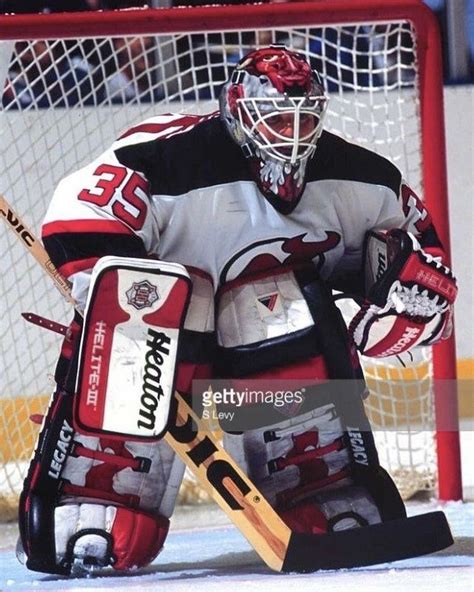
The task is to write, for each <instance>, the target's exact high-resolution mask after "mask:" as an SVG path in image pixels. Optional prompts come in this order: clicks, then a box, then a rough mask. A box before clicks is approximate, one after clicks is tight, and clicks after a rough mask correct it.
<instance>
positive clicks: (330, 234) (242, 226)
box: [116, 119, 401, 288]
mask: <svg viewBox="0 0 474 592" xmlns="http://www.w3.org/2000/svg"><path fill="white" fill-rule="evenodd" d="M132 138H133V136H132ZM334 141H335V146H333V144H334ZM322 143H323V146H322V147H321V148H320V146H319V145H318V149H317V153H316V154H317V155H318V151H319V160H318V161H315V162H312V163H310V164H309V166H308V175H307V180H308V182H307V185H306V188H305V191H304V193H303V197H302V198H301V200H300V202H299V204H298V205H297V206H296V208H295V209H294V210H293V211H292V212H291V213H290V214H288V215H283V214H281V213H279V212H278V211H277V210H276V209H275V208H274V207H273V206H272V205H271V204H270V203H269V202H268V201H267V200H266V199H265V197H264V196H263V195H262V193H261V192H260V191H259V189H258V186H257V184H256V183H255V182H254V181H253V179H252V177H251V175H250V172H249V169H248V166H247V162H246V160H245V158H244V157H243V155H242V152H241V150H240V148H238V147H237V146H236V145H235V144H234V143H233V142H232V140H230V139H229V138H228V137H227V135H226V133H225V131H224V130H223V128H222V126H221V125H220V121H219V120H216V119H211V120H208V121H204V122H201V123H200V124H199V125H197V126H196V127H195V128H193V129H191V130H190V131H188V132H186V133H181V134H178V135H176V136H173V137H171V138H167V139H166V140H165V141H163V140H160V141H150V142H145V143H137V144H134V145H131V146H122V147H120V148H119V149H118V150H116V155H117V157H118V158H119V160H120V161H121V162H122V163H123V164H126V165H127V166H129V167H130V168H134V169H136V170H137V169H138V170H141V171H142V172H143V173H144V174H145V175H146V177H147V179H148V180H149V182H150V188H151V203H152V209H153V214H154V218H155V220H156V221H157V227H158V232H159V239H158V241H157V242H156V241H154V240H150V241H149V245H152V248H153V249H156V251H157V254H158V255H159V257H160V259H163V260H166V261H173V262H178V263H182V264H184V265H190V266H193V267H197V268H200V269H202V270H205V271H206V272H207V273H209V274H210V275H211V276H212V278H213V280H214V285H215V286H216V288H217V287H218V286H219V285H223V284H225V283H226V282H228V281H230V280H233V279H235V278H236V277H239V276H240V275H242V274H245V273H250V272H255V271H264V270H267V269H269V268H274V267H275V266H279V265H285V266H286V265H294V264H296V263H302V262H305V263H308V262H310V261H313V262H314V263H315V264H316V267H317V269H318V271H319V273H320V275H321V277H323V278H325V279H327V278H328V277H330V275H331V273H332V271H333V270H334V268H335V267H336V265H338V264H339V263H340V262H341V259H344V261H343V264H344V267H345V268H347V269H358V268H359V267H360V264H361V256H362V248H363V241H364V235H365V232H366V231H367V230H368V229H370V228H375V227H377V225H378V223H379V222H380V219H381V218H382V217H383V218H387V217H388V218H390V219H391V221H392V222H393V221H395V222H397V221H398V222H400V220H401V210H400V207H399V204H398V203H397V200H396V197H395V194H394V189H395V187H396V184H397V182H398V183H399V181H400V178H399V173H398V172H397V173H395V174H394V173H393V171H392V170H391V169H389V170H390V172H391V178H388V181H387V182H384V178H385V177H387V175H386V174H385V172H384V171H383V170H382V171H381V167H380V161H382V163H383V164H384V166H385V168H386V169H387V161H385V160H384V159H381V158H380V157H378V156H376V155H375V154H373V153H371V152H368V151H366V150H362V149H360V148H358V147H355V146H353V145H351V144H348V143H347V142H344V141H343V140H341V139H339V138H336V137H335V136H332V135H327V134H326V136H323V137H322ZM348 147H350V148H349V152H354V151H355V152H354V154H349V155H348V154H344V150H345V151H346V152H347V148H348ZM348 158H349V159H350V161H349V163H348V160H347V159H348ZM361 158H362V160H363V159H366V160H367V159H369V161H370V160H372V159H373V158H376V159H378V160H377V162H372V163H370V162H363V163H361V162H359V161H360V160H361ZM362 165H364V166H362ZM388 165H389V166H390V167H392V165H390V163H388ZM374 168H375V169H377V170H378V174H379V177H380V181H379V182H377V181H378V180H377V179H375V181H374V179H373V178H371V177H370V175H367V178H366V179H364V174H363V173H361V169H368V170H371V169H374ZM392 168H393V169H394V170H396V169H395V167H392ZM354 173H355V174H354ZM397 177H398V178H397ZM392 187H393V188H392Z"/></svg>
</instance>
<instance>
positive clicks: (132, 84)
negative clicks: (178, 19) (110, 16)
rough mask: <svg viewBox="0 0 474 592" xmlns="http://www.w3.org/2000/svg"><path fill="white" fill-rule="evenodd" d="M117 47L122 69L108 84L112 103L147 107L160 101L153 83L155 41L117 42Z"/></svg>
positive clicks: (107, 88)
mask: <svg viewBox="0 0 474 592" xmlns="http://www.w3.org/2000/svg"><path fill="white" fill-rule="evenodd" d="M113 46H114V50H115V51H114V53H115V55H116V59H117V60H118V68H117V69H116V71H115V73H114V74H112V75H111V76H109V78H108V79H107V80H106V83H105V87H106V93H107V97H108V98H109V99H110V100H111V101H112V103H130V102H139V103H143V102H151V101H153V100H157V99H159V98H160V96H159V95H158V92H157V91H156V89H155V88H154V80H153V78H154V72H155V52H154V47H155V42H154V38H153V37H139V38H138V37H137V38H133V39H126V38H116V39H113Z"/></svg>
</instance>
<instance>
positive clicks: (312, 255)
mask: <svg viewBox="0 0 474 592" xmlns="http://www.w3.org/2000/svg"><path fill="white" fill-rule="evenodd" d="M325 235H326V238H325V239H324V240H321V241H307V242H306V241H304V240H303V239H304V238H305V236H306V233H304V234H299V235H297V236H294V237H292V238H287V237H276V238H270V239H267V240H263V241H257V242H254V243H252V244H251V245H248V246H246V247H245V248H244V249H242V250H240V251H239V252H238V253H236V254H235V255H234V256H233V257H232V258H231V259H230V260H229V261H228V262H227V263H226V265H225V266H224V268H223V270H222V272H221V276H220V282H221V285H224V284H225V283H226V282H228V281H230V280H233V279H235V278H237V277H240V276H244V275H247V274H250V273H256V272H258V271H266V270H268V269H272V268H275V267H280V266H281V265H295V264H297V263H305V262H306V263H307V262H309V261H313V262H314V263H317V266H318V268H320V267H321V266H322V265H323V263H324V253H326V252H327V251H330V250H331V249H334V248H335V247H336V246H337V245H338V244H339V242H340V240H341V237H340V235H339V234H338V233H337V232H333V231H325Z"/></svg>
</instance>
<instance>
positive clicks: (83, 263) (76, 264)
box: [58, 257, 100, 278]
mask: <svg viewBox="0 0 474 592" xmlns="http://www.w3.org/2000/svg"><path fill="white" fill-rule="evenodd" d="M99 259H100V257H88V258H87V259H78V260H77V261H69V262H68V263H65V264H64V265H61V267H60V268H59V270H58V271H59V273H60V274H61V275H63V276H64V277H66V278H69V277H70V276H71V275H73V274H74V273H77V272H79V271H85V270H86V269H92V268H93V267H94V265H95V264H96V263H97V261H98V260H99Z"/></svg>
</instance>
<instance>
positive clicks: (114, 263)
mask: <svg viewBox="0 0 474 592" xmlns="http://www.w3.org/2000/svg"><path fill="white" fill-rule="evenodd" d="M327 103H328V97H327V96H326V94H325V92H324V90H323V87H322V85H321V82H320V80H319V76H318V74H317V73H315V72H314V71H312V70H311V67H310V65H309V64H308V62H307V61H306V60H305V58H304V56H303V55H301V54H299V53H296V52H294V51H291V50H289V49H286V48H284V47H281V46H272V47H269V48H264V49H260V50H256V51H253V52H251V53H249V54H248V55H247V56H245V57H244V58H243V59H242V60H241V61H240V62H239V64H238V65H237V67H236V68H235V70H234V72H233V74H232V76H231V78H230V80H229V81H228V82H227V83H226V84H225V85H224V87H223V89H222V92H221V101H220V110H219V112H216V113H212V114H210V115H206V116H193V115H160V116H157V117H153V118H151V119H149V120H146V121H144V122H142V123H140V124H138V125H136V126H134V127H132V128H131V129H129V130H128V131H126V132H125V133H123V134H122V136H121V137H120V138H119V139H118V140H117V141H115V142H114V143H113V145H112V146H111V147H110V148H109V149H108V150H106V151H105V152H104V153H103V154H101V155H100V156H99V157H98V158H97V159H96V160H94V161H93V162H91V163H90V164H89V165H87V166H85V167H84V168H83V169H81V170H79V171H77V172H75V173H73V174H72V175H70V176H68V177H67V178H65V179H64V180H62V181H61V182H60V184H59V186H58V188H57V190H56V192H55V194H54V196H53V199H52V202H51V204H50V207H49V209H48V212H47V215H46V219H45V221H44V226H43V232H42V237H43V242H44V245H45V247H46V249H47V250H48V253H49V255H50V257H51V260H52V261H53V262H54V263H55V265H56V266H57V267H58V268H59V270H60V272H61V273H62V274H63V275H64V276H65V277H67V278H68V279H69V280H70V281H71V282H72V285H73V295H74V298H75V299H76V301H77V302H78V305H79V307H80V308H82V309H83V310H84V311H85V316H84V321H82V319H81V317H80V316H79V315H76V317H75V319H74V321H73V322H72V324H71V326H70V329H69V332H68V335H67V336H66V338H65V341H64V344H63V348H62V352H61V356H60V359H59V362H58V365H57V369H56V382H57V388H56V390H55V393H54V395H53V398H52V402H51V405H50V407H49V410H48V413H47V415H46V417H45V419H44V424H43V428H42V431H41V434H40V439H39V443H38V445H37V448H36V452H35V455H34V458H33V460H32V462H31V465H30V470H29V473H28V476H27V478H26V480H25V483H24V488H23V492H22V496H21V500H20V531H21V539H22V545H23V548H24V551H25V553H26V556H27V559H28V562H27V565H28V567H30V568H31V569H35V570H38V571H44V572H50V573H70V571H71V569H73V568H74V566H75V564H79V565H82V566H93V565H99V566H107V565H112V566H113V567H114V568H116V569H119V570H126V569H131V568H133V567H140V566H144V565H146V564H148V563H149V562H150V561H152V559H153V558H154V557H155V556H156V555H157V553H158V552H159V551H160V549H161V548H162V546H163V543H164V541H165V539H166V536H167V531H168V526H169V518H170V516H171V515H172V512H173V509H174V505H175V500H176V496H177V492H178V489H179V486H180V483H181V480H182V477H183V473H184V466H183V464H182V463H181V461H180V460H179V459H178V458H177V457H176V456H175V454H174V452H173V451H172V450H171V448H170V447H169V446H168V445H167V444H166V443H165V442H164V441H163V440H162V439H161V436H162V434H163V431H164V429H165V428H166V421H167V409H168V406H169V397H170V393H172V391H173V389H174V388H176V389H177V390H178V391H180V392H181V393H184V394H185V395H186V396H188V397H191V393H192V382H193V380H194V379H196V378H205V379H208V378H211V377H213V376H218V377H223V378H229V379H232V380H235V381H238V382H239V383H240V384H245V381H246V380H250V379H252V380H253V379H267V378H269V377H270V378H274V379H278V380H285V379H295V378H297V379H298V380H300V381H301V380H303V381H305V384H306V385H307V387H308V395H307V396H306V398H305V402H304V405H303V406H302V407H301V408H300V409H298V410H297V411H296V412H294V413H293V414H292V416H291V417H289V418H285V419H282V416H281V415H280V416H279V418H278V417H275V416H274V415H272V414H271V413H268V415H265V413H263V414H262V413H258V414H255V417H257V415H258V418H260V419H256V420H255V421H254V422H253V424H252V425H251V427H249V428H248V429H245V430H243V431H242V430H241V431H240V432H238V433H236V432H235V431H234V430H231V429H229V430H228V433H226V434H225V445H226V447H227V449H228V450H229V451H230V452H231V453H232V454H233V456H234V458H235V459H236V460H237V461H238V462H239V464H241V466H242V468H244V469H245V470H246V472H247V473H248V475H249V476H250V477H251V478H252V479H253V480H254V482H255V484H256V485H257V486H258V487H259V488H260V490H261V491H262V492H263V493H264V494H265V495H266V497H267V498H268V500H269V501H270V503H271V504H272V505H273V507H274V508H275V509H276V510H277V512H278V513H279V514H280V516H281V517H282V518H283V519H284V521H285V522H286V523H287V524H288V525H289V526H290V527H291V528H292V529H293V530H295V531H296V532H306V533H317V534H320V535H321V536H325V534H326V533H330V532H333V531H338V530H343V529H350V528H357V527H360V526H364V525H368V524H377V523H381V522H385V521H388V520H392V519H397V518H403V517H404V516H405V515H406V514H405V509H404V505H403V502H402V500H401V498H400V496H399V494H398V491H397V489H396V487H395V485H394V484H393V482H392V481H391V479H390V477H389V476H388V475H387V473H386V472H385V471H384V470H383V469H382V468H381V467H380V465H379V462H378V458H377V452H376V449H375V446H374V441H373V437H372V433H371V430H370V425H369V423H368V421H367V418H366V416H365V414H364V411H363V404H362V397H363V395H364V385H363V381H362V380H361V378H362V373H361V369H360V366H359V362H358V359H357V351H356V349H357V350H359V352H361V353H363V354H365V355H369V356H375V357H384V356H389V355H394V354H401V353H403V352H405V351H408V350H409V349H410V348H412V347H414V346H418V345H424V344H432V343H435V342H437V341H439V340H441V339H443V338H446V337H447V336H448V335H449V333H450V330H451V319H450V315H451V306H452V303H453V301H454V299H455V296H456V282H455V279H454V277H453V275H452V273H451V271H450V270H449V268H448V267H447V266H446V263H445V255H444V252H443V248H442V245H441V244H440V242H439V240H438V237H437V235H436V230H435V228H434V227H433V223H432V220H431V217H430V214H429V212H428V211H427V210H426V208H425V206H424V205H423V203H422V202H421V201H420V200H419V199H418V198H417V196H416V195H415V194H414V192H413V191H412V190H411V189H410V187H409V186H408V185H407V184H406V183H405V182H404V180H403V178H402V176H401V173H400V172H399V171H398V169H397V168H396V167H395V166H394V165H393V164H391V163H390V162H389V161H388V160H386V159H385V158H383V157H381V156H378V155H377V154H375V153H374V152H371V151H369V150H366V149H364V148H361V147H359V146H357V145H355V144H351V143H349V142H347V141H345V140H344V139H342V138H340V137H338V136H336V135H334V134H332V133H330V132H328V131H326V130H324V127H323V126H324V117H325V113H326V109H327ZM158 274H159V275H160V279H159V278H158ZM163 277H165V280H166V281H164V280H163V279H162V278H163ZM158 280H159V281H158ZM163 282H164V283H163ZM333 290H337V291H340V292H342V293H343V294H344V295H349V296H351V297H353V298H355V299H357V301H358V302H359V304H360V310H359V312H358V313H357V314H356V315H355V317H354V318H353V320H352V322H351V323H350V326H349V329H347V328H346V327H345V325H344V322H343V321H342V317H341V315H340V313H339V311H338V309H337V307H336V306H335V304H334V299H333V296H332V291H333ZM105 327H106V328H107V330H106V329H105ZM178 333H179V339H178ZM138 335H141V336H143V335H146V336H147V337H146V339H145V340H143V339H142V340H141V341H140V339H138V337H137V336H138ZM125 338H127V339H128V341H126V343H129V344H130V343H132V342H133V343H134V344H135V345H136V347H135V345H134V346H133V348H131V349H130V351H129V350H127V348H125V347H124V346H123V343H125V342H124V341H123V340H124V339H125ZM140 343H141V344H142V346H139V345H138V344H140ZM132 350H133V351H132ZM143 368H144V369H145V370H143ZM140 369H142V370H140ZM140 372H142V374H140ZM175 374H176V376H175ZM137 376H139V377H140V376H142V378H143V381H144V383H145V386H144V387H143V390H139V389H138V387H137V383H138V382H140V381H139V380H137V378H136V377H137ZM334 379H341V380H345V381H347V385H348V386H347V389H346V390H345V392H343V393H340V392H337V389H336V390H335V391H334V392H333V391H332V390H331V389H320V388H319V387H318V385H319V384H321V383H323V384H324V383H329V382H330V381H331V380H334ZM147 380H148V386H146V384H147ZM150 385H153V386H150ZM197 403H199V402H197ZM97 410H99V411H97ZM252 413H253V410H251V414H252ZM134 417H135V418H137V419H136V420H135V419H133V418H134ZM262 418H263V419H262ZM91 422H92V423H94V422H96V427H97V430H98V431H99V434H98V432H97V430H96V431H92V432H91V431H90V429H89V427H90V424H91ZM132 424H133V425H132ZM143 436H145V437H143Z"/></svg>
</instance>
